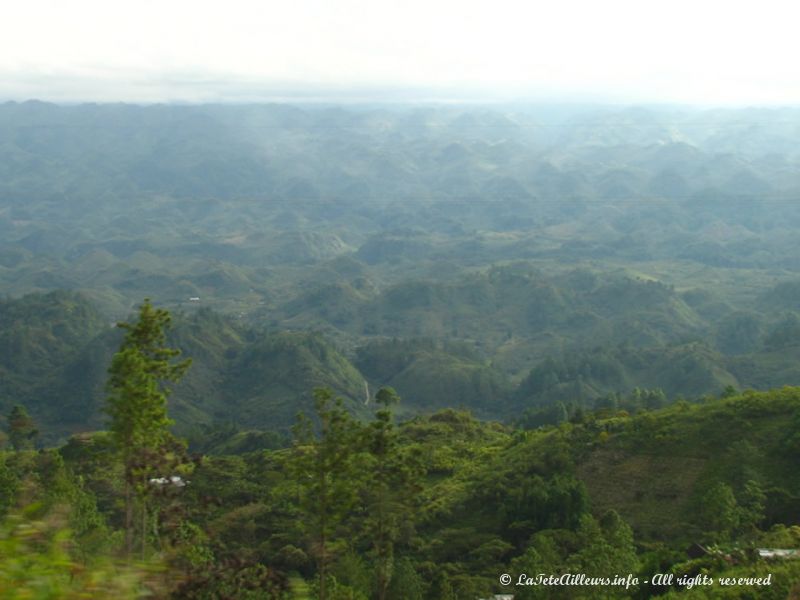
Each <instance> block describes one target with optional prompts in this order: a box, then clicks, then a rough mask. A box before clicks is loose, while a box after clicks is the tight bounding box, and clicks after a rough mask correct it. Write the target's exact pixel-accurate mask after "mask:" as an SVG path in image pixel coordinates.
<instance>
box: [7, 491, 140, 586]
mask: <svg viewBox="0 0 800 600" xmlns="http://www.w3.org/2000/svg"><path fill="white" fill-rule="evenodd" d="M39 512H40V511H39V509H38V507H37V506H36V505H33V506H30V507H28V508H27V509H26V510H25V511H24V512H23V513H19V514H17V513H15V514H11V515H10V516H8V517H6V518H5V519H3V521H2V522H0V598H2V599H3V600H6V599H8V600H17V599H20V600H22V599H23V598H41V599H42V600H46V599H52V600H62V599H64V600H69V599H76V600H77V599H78V598H110V597H114V598H121V599H124V598H139V597H142V596H144V595H147V593H146V588H145V586H144V583H145V581H146V580H147V579H148V576H149V575H148V573H147V571H145V570H142V569H139V568H131V567H122V566H120V565H116V564H114V562H112V561H111V560H110V559H109V558H108V557H105V556H102V555H94V556H93V557H92V561H93V562H92V564H91V565H88V566H87V565H86V564H82V563H79V562H77V561H76V560H75V558H74V557H73V556H71V555H70V549H71V546H72V544H71V531H70V530H69V529H68V528H67V527H66V523H65V521H64V518H63V516H62V515H60V514H59V512H58V511H55V512H52V513H49V514H46V515H44V516H42V517H37V516H36V514H37V513H39ZM151 589H152V588H151Z"/></svg>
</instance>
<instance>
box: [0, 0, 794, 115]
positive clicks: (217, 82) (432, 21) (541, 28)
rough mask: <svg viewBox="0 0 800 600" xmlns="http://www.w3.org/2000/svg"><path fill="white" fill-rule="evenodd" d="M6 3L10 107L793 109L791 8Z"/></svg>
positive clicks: (617, 0)
mask: <svg viewBox="0 0 800 600" xmlns="http://www.w3.org/2000/svg"><path fill="white" fill-rule="evenodd" d="M5 4H6V6H5V7H4V8H2V9H0V95H4V96H6V97H9V96H16V97H25V96H37V97H51V98H57V99H65V98H70V97H72V98H79V97H83V98H96V99H104V100H107V99H128V100H159V99H181V98H182V99H186V100H198V99H204V98H209V97H213V98H225V97H228V96H231V97H238V96H239V95H240V94H242V93H253V94H255V95H256V96H257V95H258V94H268V93H270V90H271V89H273V87H274V86H275V85H276V82H277V83H279V84H280V85H281V86H283V87H286V86H291V85H295V84H297V85H299V84H308V85H318V84H322V85H329V86H330V85H333V86H337V87H341V88H346V87H348V86H376V87H385V86H396V87H403V86H412V87H424V86H434V87H436V86H439V87H442V86H443V87H445V88H449V89H456V88H457V89H465V88H469V89H470V90H473V92H474V91H476V90H478V91H483V92H485V93H488V94H493V95H501V96H514V95H530V94H533V95H541V94H543V93H544V94H556V95H558V94H561V95H563V94H578V95H580V94H587V93H591V94H594V95H601V96H606V97H618V98H620V99H631V100H662V101H683V102H695V103H703V102H706V103H731V102H734V103H736V102H738V103H748V102H754V103H798V102H800V70H798V69H796V68H795V67H794V64H793V62H794V59H795V57H796V56H798V55H800V47H799V46H800V36H797V35H796V32H795V31H794V29H795V27H794V25H795V24H796V23H797V22H798V18H797V17H798V16H800V15H798V11H799V10H800V9H798V8H795V5H794V3H792V2H778V1H774V0H766V1H762V2H760V3H759V4H755V3H752V2H736V1H727V2H722V1H718V0H705V1H704V0H692V1H688V0H673V1H671V2H652V1H647V0H606V1H604V2H600V1H597V0H592V1H586V0H554V1H551V2H546V3H545V2H537V1H536V0H529V1H518V2H512V1H509V0H495V1H488V0H484V1H476V0H457V1H456V0H427V1H421V0H403V1H389V0H371V1H366V0H327V1H323V0H295V1H294V2H285V1H276V0H266V1H265V0H261V1H255V0H227V1H225V2H203V1H198V0H194V1H186V0H161V1H152V0H139V1H138V2H124V1H117V0H103V1H97V0H71V1H70V2H63V1H55V0H27V1H26V2H25V3H22V2H9V3H5ZM9 4H10V5H12V6H9ZM204 86H205V87H204Z"/></svg>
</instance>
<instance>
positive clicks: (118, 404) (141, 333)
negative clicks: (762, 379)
mask: <svg viewBox="0 0 800 600" xmlns="http://www.w3.org/2000/svg"><path fill="white" fill-rule="evenodd" d="M170 323H171V318H170V315H169V313H168V312H167V311H166V310H163V309H155V308H153V306H152V304H150V300H149V299H145V300H144V302H143V303H142V306H141V307H140V309H139V319H138V321H137V322H136V323H118V324H117V326H118V327H120V328H122V329H124V330H125V331H126V332H127V333H126V335H125V339H124V340H123V342H122V345H121V346H120V349H119V351H118V352H117V353H116V354H115V355H114V358H113V359H112V361H111V367H110V368H109V371H108V372H109V380H108V384H107V391H108V398H107V401H106V412H107V414H108V415H109V416H110V417H111V423H110V430H111V435H112V439H113V441H114V445H115V447H116V449H117V451H118V452H119V454H120V457H121V459H122V463H123V467H124V471H125V532H126V533H125V546H126V549H127V552H128V555H129V556H130V554H131V553H132V551H133V495H134V492H135V493H136V496H137V497H138V499H139V506H140V510H141V523H142V550H143V551H144V547H145V537H146V534H145V532H146V529H147V507H146V500H145V496H146V493H147V483H148V476H149V471H150V469H149V468H148V467H149V466H150V465H148V464H145V462H146V461H143V460H142V459H143V457H147V456H149V455H151V454H152V453H154V452H157V451H158V450H159V449H160V448H162V447H164V446H165V445H166V443H167V442H168V441H169V438H170V433H169V429H168V428H169V426H170V425H171V424H172V421H170V419H169V418H168V417H167V395H168V394H169V388H167V387H166V386H165V384H166V383H167V382H177V381H178V380H179V379H180V378H181V377H182V376H183V374H184V373H185V372H186V370H187V369H188V368H189V365H190V364H191V360H184V361H180V362H174V359H176V358H177V357H178V356H179V355H180V350H176V349H172V348H168V347H166V334H165V331H166V329H167V328H168V327H169V326H170Z"/></svg>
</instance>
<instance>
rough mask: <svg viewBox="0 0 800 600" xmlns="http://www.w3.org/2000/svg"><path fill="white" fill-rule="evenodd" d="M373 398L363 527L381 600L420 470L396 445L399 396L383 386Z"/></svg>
mask: <svg viewBox="0 0 800 600" xmlns="http://www.w3.org/2000/svg"><path fill="white" fill-rule="evenodd" d="M375 399H376V400H377V402H378V403H379V404H380V405H382V408H381V409H380V410H378V411H377V412H376V413H375V420H374V421H373V422H372V425H371V427H370V430H369V432H368V436H369V437H368V450H369V453H370V455H371V456H372V459H373V465H372V466H371V468H370V473H371V477H370V478H369V480H368V482H367V484H368V486H367V490H366V494H365V495H366V498H367V503H368V510H369V514H368V517H367V519H366V523H365V525H366V530H367V534H368V537H369V538H370V539H371V540H372V554H373V556H374V560H375V567H376V577H375V589H376V592H377V598H378V600H385V598H386V597H387V592H388V589H389V584H390V583H391V581H392V575H393V567H394V546H395V542H396V541H397V539H398V537H399V534H400V524H401V522H404V521H405V522H408V521H410V520H411V519H410V517H411V514H410V513H411V511H412V504H413V500H414V497H415V495H416V492H417V491H418V490H419V487H420V486H419V478H420V471H421V469H420V468H419V465H418V464H417V463H416V461H414V460H413V457H411V456H409V455H408V454H407V453H405V452H404V451H403V449H402V448H401V447H400V444H399V436H398V433H397V430H396V429H395V426H394V415H393V414H392V409H391V406H392V405H393V404H396V403H398V402H399V401H400V397H399V396H398V395H397V393H396V392H395V391H394V390H393V389H392V388H387V387H384V388H381V389H380V390H378V393H377V394H375Z"/></svg>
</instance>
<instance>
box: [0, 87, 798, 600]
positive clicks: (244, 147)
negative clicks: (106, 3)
mask: <svg viewBox="0 0 800 600" xmlns="http://www.w3.org/2000/svg"><path fill="white" fill-rule="evenodd" d="M798 198H800V110H798V109H714V110H699V109H691V108H682V107H667V106H661V107H614V106H582V105H566V106H547V105H531V106H527V105H526V106H523V105H500V104H494V105H486V106H481V105H473V104H463V105H462V104H453V105H446V104H441V105H427V104H424V103H420V104H417V105H389V104H382V105H357V104H354V105H347V106H334V105H327V104H309V105H282V104H263V105H230V104H226V105H186V106H183V105H180V106H179V105H150V106H136V105H126V104H116V105H102V104H76V105H63V106H62V105H54V104H47V103H42V102H24V103H14V102H9V103H6V104H2V105H0V292H2V297H1V298H0V429H2V431H3V432H4V433H3V434H2V435H0V447H2V448H4V449H0V512H2V516H3V520H2V521H0V598H6V597H8V598H15V599H16V598H18V597H19V598H22V597H42V598H73V597H74V598H78V597H98V598H103V597H117V598H125V597H141V596H142V595H143V594H145V593H147V594H150V595H151V596H152V597H164V598H166V597H172V598H205V599H209V600H210V599H212V598H213V599H223V598H244V599H247V598H301V599H304V598H311V597H313V598H322V599H323V600H333V599H335V600H366V599H368V598H369V599H372V598H377V599H378V600H423V599H430V600H455V599H459V600H461V599H462V598H464V599H473V598H486V597H491V596H490V595H491V594H500V593H513V594H514V595H515V598H517V599H525V598H573V597H575V598H578V597H585V598H601V597H603V598H605V597H633V598H649V597H652V596H655V595H665V596H666V597H671V596H672V595H675V596H689V597H691V596H696V597H759V598H761V597H763V598H787V597H794V596H792V594H794V595H797V594H798V593H800V592H799V591H798V587H797V582H798V581H800V571H798V565H800V561H797V560H794V559H792V558H791V557H792V556H794V555H795V554H794V552H793V551H794V550H800V533H799V531H800V530H798V527H800V519H798V507H800V479H798V471H797V468H796V466H797V464H798V459H799V458H800V455H798V452H800V449H799V448H800V446H798V439H800V430H799V429H798V427H800V400H798V398H800V392H798V388H796V387H786V386H800V255H798V253H797V247H796V246H797V243H796V242H797V230H798V227H800V204H798V203H797V199H798ZM146 298H147V299H149V300H145V299H146ZM137 314H138V319H139V321H138V322H137V321H136V318H137ZM118 322H122V324H123V325H122V327H117V324H118ZM137 323H138V324H137ZM161 328H163V331H161ZM132 332H134V333H132ZM178 351H179V352H180V358H178V354H177V352H178ZM186 358H189V359H191V364H189V363H188V362H181V361H183V360H184V359H186ZM170 361H173V362H172V363H170ZM132 407H133V408H132ZM134 408H136V410H134ZM126 411H127V412H126ZM298 414H300V415H302V416H298ZM690 547H691V548H692V549H691V550H689V551H687V548H690ZM698 548H699V550H698ZM758 548H761V549H765V548H766V549H783V550H786V551H788V554H786V555H784V557H787V558H786V560H777V561H774V562H767V561H766V560H764V558H763V557H761V556H760V555H758V552H757V550H758ZM17 556H19V557H23V558H21V559H20V560H17V559H16V558H15V557H17ZM503 573H508V574H513V576H514V578H515V579H514V581H516V577H517V576H519V575H520V574H526V573H527V574H528V575H531V574H537V573H546V574H550V573H552V574H558V573H584V574H587V575H589V576H598V577H602V576H613V575H615V574H619V575H623V576H627V575H630V576H631V577H636V578H637V583H635V584H631V585H630V586H628V587H626V588H619V589H616V588H609V587H608V586H605V587H603V588H592V587H587V586H583V587H579V588H569V589H566V588H558V589H556V588H549V589H547V588H542V587H536V586H514V585H512V586H504V585H503V584H502V583H501V582H500V580H499V576H500V575H501V574H503ZM654 573H665V574H672V575H674V576H675V577H676V578H677V577H679V576H690V577H695V576H698V575H702V574H706V575H709V576H714V577H720V576H728V575H730V576H737V577H738V576H748V577H762V576H766V575H768V574H771V575H772V584H771V586H769V587H758V588H754V587H752V586H751V587H738V588H731V589H727V588H723V587H719V586H716V587H714V588H713V589H704V588H701V587H698V588H693V589H686V588H687V586H685V585H678V584H674V585H673V584H669V585H665V586H659V585H657V584H651V583H650V582H649V579H648V578H649V576H650V575H651V574H654ZM37 586H39V588H41V589H39V588H37ZM12 589H14V590H17V589H19V590H23V591H22V592H20V595H16V596H15V595H13V594H12V592H7V590H12ZM42 590H45V591H42ZM14 593H16V592H14ZM3 594H5V596H4V595H3ZM25 594H27V596H26V595H25ZM36 594H39V595H38V596H37V595H36ZM47 594H49V595H47ZM81 594H83V595H81ZM737 594H738V595H737ZM748 594H750V595H748Z"/></svg>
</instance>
